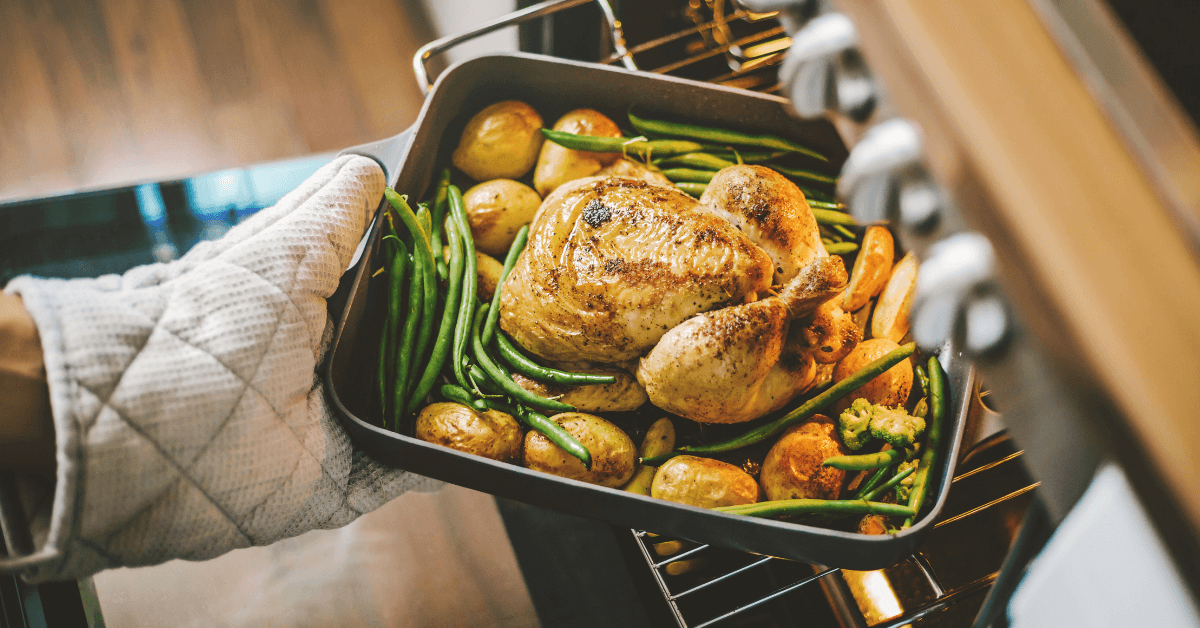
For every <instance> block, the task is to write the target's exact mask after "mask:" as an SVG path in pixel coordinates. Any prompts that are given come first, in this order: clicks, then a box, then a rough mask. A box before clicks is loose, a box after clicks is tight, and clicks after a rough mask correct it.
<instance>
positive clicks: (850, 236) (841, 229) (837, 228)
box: [830, 225, 858, 241]
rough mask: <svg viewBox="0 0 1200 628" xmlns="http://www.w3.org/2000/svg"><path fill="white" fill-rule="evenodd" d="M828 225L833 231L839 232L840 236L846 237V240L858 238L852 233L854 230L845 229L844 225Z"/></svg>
mask: <svg viewBox="0 0 1200 628" xmlns="http://www.w3.org/2000/svg"><path fill="white" fill-rule="evenodd" d="M830 227H832V228H833V230H834V231H836V232H838V233H840V234H841V235H842V237H844V238H846V239H847V240H851V241H853V240H857V239H858V236H856V235H854V232H853V231H851V230H849V229H847V228H846V226H845V225H830Z"/></svg>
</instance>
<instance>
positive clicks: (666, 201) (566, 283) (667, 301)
mask: <svg viewBox="0 0 1200 628" xmlns="http://www.w3.org/2000/svg"><path fill="white" fill-rule="evenodd" d="M847 279H848V278H847V273H846V268H845V266H844V264H843V262H842V259H841V258H840V257H837V256H829V255H828V254H827V253H826V251H825V248H824V245H823V244H822V243H821V238H820V233H819V231H818V229H817V224H816V221H815V219H814V218H813V214H812V211H811V209H810V208H809V206H808V204H807V202H806V201H805V199H804V195H803V193H802V192H801V191H800V190H799V188H797V187H796V185H795V184H793V183H792V182H791V181H789V180H788V179H786V178H784V177H783V176H781V175H779V174H778V173H776V172H774V171H773V170H770V169H768V168H765V167H761V166H741V165H739V166H730V167H728V168H725V169H724V170H721V171H720V172H718V173H717V174H716V176H715V177H714V178H713V180H712V182H711V183H710V184H709V186H708V189H707V191H706V192H705V194H704V195H703V197H702V198H701V199H700V201H699V202H697V201H696V200H695V199H693V198H692V197H690V196H688V195H687V194H685V193H683V192H681V191H680V190H678V189H676V188H674V187H669V186H666V185H659V184H656V183H654V182H653V181H647V180H644V179H633V178H626V177H622V176H610V177H603V176H600V177H588V178H584V179H578V180H575V181H571V182H568V183H564V184H563V185H561V186H559V187H558V188H557V189H556V190H555V191H554V192H553V193H552V194H550V195H549V196H548V197H547V198H546V199H545V201H543V203H542V206H541V207H540V208H539V210H538V213H537V215H536V216H535V217H534V220H533V223H532V224H531V226H530V235H529V242H528V245H527V248H526V249H525V252H524V253H523V254H522V255H521V257H520V259H519V260H518V262H517V265H516V267H515V268H514V269H513V271H512V273H511V274H510V275H509V277H508V280H507V281H506V283H505V285H504V292H503V296H502V300H501V306H500V307H501V310H500V322H501V327H502V328H503V329H504V331H506V332H507V333H508V334H509V335H511V336H512V337H513V339H514V340H515V341H516V342H517V343H519V344H520V345H521V346H522V347H524V348H525V349H526V350H527V351H529V352H530V353H532V354H534V355H535V356H536V357H538V358H540V359H542V360H545V361H572V362H581V361H582V362H590V363H593V364H607V365H616V366H619V367H622V368H625V369H627V370H629V371H631V372H633V373H635V374H636V376H637V381H638V382H639V383H640V384H641V385H642V386H643V387H644V388H645V391H646V394H647V396H648V397H649V399H650V401H651V402H652V403H654V404H655V405H657V406H659V407H661V408H663V409H665V410H668V411H670V412H674V413H676V414H679V415H680V416H683V417H686V418H689V419H693V420H696V421H702V422H707V423H739V422H744V421H749V420H752V419H755V418H758V417H760V416H763V415H764V414H766V413H768V412H771V411H773V410H776V409H779V408H781V407H783V406H784V405H785V404H787V403H788V402H789V401H790V400H792V399H793V398H794V397H795V396H796V395H798V394H800V393H802V392H804V391H805V390H807V389H808V388H809V387H811V386H812V384H813V382H814V381H815V379H816V373H817V369H818V366H817V365H818V364H830V363H833V362H836V361H837V360H838V359H840V358H841V357H842V356H844V355H845V354H846V353H847V352H849V351H850V350H851V349H852V348H853V347H854V345H855V344H857V343H858V341H859V340H860V339H861V332H860V331H859V328H858V327H857V326H856V325H855V324H854V322H853V320H852V319H851V317H850V316H849V315H848V314H847V313H845V312H842V311H841V309H840V308H839V307H838V305H837V303H836V302H831V300H832V299H833V298H834V297H835V296H838V295H840V294H841V292H842V290H843V289H844V288H845V287H846V283H847ZM772 286H774V288H773V287H772Z"/></svg>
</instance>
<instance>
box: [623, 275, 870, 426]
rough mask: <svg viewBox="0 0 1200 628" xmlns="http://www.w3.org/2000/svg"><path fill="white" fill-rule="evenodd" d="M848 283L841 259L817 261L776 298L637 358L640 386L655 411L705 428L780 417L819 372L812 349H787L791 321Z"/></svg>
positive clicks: (684, 329)
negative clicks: (771, 414)
mask: <svg viewBox="0 0 1200 628" xmlns="http://www.w3.org/2000/svg"><path fill="white" fill-rule="evenodd" d="M847 280H848V277H847V274H846V266H845V264H844V263H843V262H842V259H841V258H840V257H837V256H825V257H819V258H817V259H815V260H813V261H812V262H811V263H809V265H807V266H805V267H804V269H803V270H802V271H801V272H800V274H798V275H796V276H795V277H794V278H792V280H791V281H789V282H788V284H787V285H786V286H784V289H783V290H782V291H781V293H780V294H779V296H775V297H769V298H767V299H763V300H762V301H756V302H753V303H746V304H743V305H737V306H733V307H727V308H724V309H720V310H717V311H714V312H708V313H705V314H700V315H698V316H695V317H693V318H691V319H689V320H688V321H686V322H684V323H683V324H681V325H679V326H677V327H674V328H673V329H671V331H669V332H667V334H666V335H664V336H663V337H662V339H661V340H660V341H659V342H658V344H657V345H656V346H655V347H654V349H653V350H651V351H650V354H649V355H647V356H646V357H645V358H643V359H642V361H641V362H640V364H639V365H638V372H637V377H638V381H639V382H641V384H642V386H643V387H645V389H646V394H647V395H648V396H649V398H650V401H651V402H652V403H653V404H654V405H656V406H658V407H660V408H662V409H664V410H668V411H670V412H674V413H675V414H678V415H680V416H682V417H685V418H688V419H692V420H694V421H700V422H703V423H741V422H744V421H750V420H752V419H756V418H758V417H760V416H762V415H764V414H767V413H769V412H772V411H774V410H778V409H779V408H782V407H783V406H784V405H785V404H787V403H788V402H789V401H791V400H792V399H793V398H794V397H795V396H796V395H797V394H799V393H801V392H803V391H804V390H805V389H807V387H808V386H810V385H811V383H812V382H813V380H814V379H815V377H816V373H817V365H816V362H815V360H814V359H813V355H812V353H811V348H809V347H806V346H804V345H803V344H801V343H799V342H794V341H793V342H788V335H789V334H788V332H789V329H790V325H791V322H792V321H793V320H794V319H797V318H800V317H803V316H805V315H807V314H809V313H811V312H813V311H814V310H815V309H816V308H817V307H818V306H820V305H821V304H822V303H824V302H826V301H828V300H830V299H832V298H833V297H834V296H836V295H837V294H838V293H840V292H841V290H842V289H844V288H845V287H846V283H847Z"/></svg>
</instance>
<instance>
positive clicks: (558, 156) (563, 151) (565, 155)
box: [533, 109, 621, 198]
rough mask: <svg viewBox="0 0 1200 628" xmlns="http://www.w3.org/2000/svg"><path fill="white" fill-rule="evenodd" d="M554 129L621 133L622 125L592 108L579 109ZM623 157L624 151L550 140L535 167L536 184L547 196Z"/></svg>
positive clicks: (560, 119) (534, 178)
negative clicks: (603, 150) (590, 148)
mask: <svg viewBox="0 0 1200 628" xmlns="http://www.w3.org/2000/svg"><path fill="white" fill-rule="evenodd" d="M554 130H555V131H561V132H565V133H571V134H574V135H588V136H600V137H621V129H619V128H617V124H616V123H615V122H613V121H612V120H609V119H608V118H607V117H606V116H605V115H604V114H602V113H600V112H599V111H593V110H591V109H576V110H574V111H571V112H569V113H567V114H566V115H565V116H563V117H561V118H559V119H558V122H555V123H554ZM620 157H621V153H619V152H613V153H593V152H586V151H580V150H572V149H569V148H566V147H564V146H561V145H559V144H555V143H554V142H546V143H545V144H543V145H542V152H541V154H539V155H538V160H537V168H535V169H534V171H533V187H534V188H536V189H537V192H538V194H540V195H541V196H542V198H545V197H546V196H548V195H549V194H550V193H551V192H553V191H554V189H555V188H557V187H558V186H560V185H562V184H564V183H566V182H568V181H574V180H575V179H580V178H583V177H590V176H592V175H594V174H596V173H597V172H600V169H601V168H604V167H605V166H610V165H612V164H613V162H615V161H616V160H617V159H619V158H620Z"/></svg>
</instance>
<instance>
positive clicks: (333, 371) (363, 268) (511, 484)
mask: <svg viewBox="0 0 1200 628" xmlns="http://www.w3.org/2000/svg"><path fill="white" fill-rule="evenodd" d="M514 98H515V99H520V100H523V101H525V102H527V103H529V104H530V105H532V106H533V107H534V108H535V109H537V110H538V111H539V112H540V113H541V114H542V116H543V118H544V119H545V120H546V121H547V122H546V123H547V124H551V123H553V121H554V120H556V119H557V118H558V117H559V116H560V115H562V114H563V113H565V112H567V111H569V110H571V109H575V108H578V107H590V108H593V109H597V110H599V111H601V112H603V113H605V114H606V115H609V116H610V117H611V118H613V119H614V120H618V121H620V120H624V113H625V111H626V109H627V108H628V107H629V106H630V105H631V104H635V105H637V106H638V107H639V108H641V109H643V110H645V111H653V112H656V113H661V114H669V115H675V116H679V117H680V118H681V119H687V120H691V121H695V122H701V123H710V124H713V125H719V126H723V127H729V128H736V129H740V130H747V131H762V132H767V131H769V132H772V133H776V134H782V135H785V136H788V137H792V138H795V139H798V140H803V141H804V142H806V143H808V144H809V145H812V146H814V147H815V148H817V149H818V150H823V151H825V152H826V154H828V155H830V156H831V159H837V160H839V161H840V160H841V159H844V157H845V154H846V149H845V146H844V145H843V144H842V142H841V140H840V139H839V137H838V135H837V133H836V131H835V130H834V128H833V127H832V125H830V124H829V123H827V122H824V121H815V122H804V121H798V120H796V119H794V118H792V117H791V116H789V115H788V113H787V111H786V109H785V101H784V100H782V99H780V98H777V97H774V96H768V95H762V94H756V93H751V92H747V91H743V90H738V89H732V88H727V87H721V86H718V85H712V84H707V83H700V82H695V81H689V80H684V79H678V78H672V77H665V76H661V75H656V74H648V73H642V72H631V71H628V70H623V69H617V68H613V67H609V66H603V65H595V64H590V63H581V62H576V61H568V60H563V59H557V58H552V57H544V56H539V55H530V54H506V55H497V56H488V57H481V58H477V59H472V60H470V61H466V62H463V63H460V64H457V65H455V66H453V67H451V68H450V69H448V70H447V71H445V72H444V73H442V75H441V76H440V77H439V78H438V80H437V83H436V85H435V86H434V88H433V90H432V91H431V92H430V94H429V96H428V98H426V100H425V105H424V107H423V108H422V110H421V114H420V117H418V118H417V121H416V123H415V124H414V125H413V127H412V128H411V129H409V130H407V131H405V132H403V133H401V134H399V135H397V136H395V137H393V138H389V139H387V140H383V141H380V142H376V143H374V144H368V145H364V146H359V147H356V148H354V149H350V150H349V151H347V152H353V153H358V154H363V155H367V156H370V157H372V158H374V159H376V160H377V161H379V162H380V164H381V165H383V167H384V169H385V170H386V172H387V179H388V183H389V184H390V185H392V186H393V187H394V188H396V189H397V190H398V191H400V192H401V193H407V194H410V195H411V196H412V197H413V198H424V197H425V196H426V195H427V194H428V192H429V190H430V189H431V186H432V185H433V182H434V178H435V173H436V172H437V170H438V168H439V167H442V166H444V165H445V164H448V163H449V161H450V159H449V157H450V153H451V152H452V151H453V149H454V146H455V145H456V143H457V140H458V137H459V135H460V134H461V132H462V129H463V126H464V125H465V124H466V120H467V119H468V118H469V117H470V116H471V115H473V114H474V113H476V112H477V111H479V110H480V109H482V108H483V107H485V106H487V105H489V104H491V103H494V102H497V101H500V100H505V99H514ZM379 240H380V230H379V229H378V220H376V222H374V223H373V224H372V227H371V230H370V232H369V233H368V237H367V239H366V241H365V242H366V248H365V249H364V250H363V252H362V254H361V256H360V257H359V260H358V262H357V264H356V265H355V266H354V267H353V268H352V269H351V271H350V272H349V273H348V274H347V278H346V279H344V280H343V281H344V282H345V281H346V280H348V279H350V278H351V277H352V283H350V285H349V292H348V294H347V298H346V305H345V308H344V312H343V315H342V317H341V321H340V323H339V326H338V328H337V331H336V333H335V335H334V338H333V346H332V349H331V353H330V359H329V361H328V363H327V369H326V373H325V385H326V388H327V391H328V395H329V399H330V403H331V405H332V407H333V408H334V411H335V412H336V413H337V414H338V416H339V418H340V420H341V421H342V423H343V425H345V427H346V430H347V431H348V432H349V435H350V438H351V440H352V441H353V442H354V443H355V445H356V446H357V447H359V448H361V449H363V450H365V451H366V452H367V453H369V454H370V455H371V456H374V457H375V458H376V459H378V460H381V461H384V462H387V463H389V464H392V465H395V466H397V467H400V468H404V469H407V470H409V471H413V472H415V473H420V474H422V475H426V476H429V477H433V478H438V479H441V480H444V481H447V482H450V483H453V484H457V485H460V486H464V487H467V488H471V489H475V490H479V491H484V492H487V493H491V494H495V495H502V496H504V497H508V498H511V499H515V500H518V501H522V502H526V503H529V504H533V505H536V506H542V507H546V508H551V509H554V510H558V511H562V512H566V513H571V514H575V515H580V516H584V517H589V518H593V519H599V520H602V521H606V522H609V523H612V524H615V525H620V526H625V527H631V528H638V529H643V530H648V531H651V532H656V533H659V534H663V535H668V536H672V537H677V538H683V539H688V540H691V541H695V542H700V543H713V544H716V545H720V546H724V547H728V548H731V549H737V550H742V551H747V552H754V553H759V554H768V555H772V556H778V557H782V558H790V559H796V560H801V561H806V562H810V563H817V564H821V565H828V566H837V567H845V568H848V569H861V570H866V569H877V568H882V567H885V566H888V565H891V564H893V563H895V562H896V561H897V560H899V559H901V558H902V557H904V556H905V555H907V554H908V553H910V552H911V551H912V550H913V548H914V547H915V545H916V543H917V541H918V540H919V539H920V537H921V536H922V535H923V534H924V533H925V532H926V531H927V530H928V528H929V527H930V526H931V525H932V522H933V520H934V518H935V517H936V515H937V512H938V511H939V510H941V508H942V505H943V504H944V503H945V500H946V495H947V493H948V492H949V488H950V486H949V482H948V481H947V479H948V478H951V477H953V469H954V462H955V460H956V458H957V455H958V450H959V445H960V442H961V440H962V434H963V428H964V425H965V423H966V417H967V411H968V407H969V399H970V397H971V391H972V386H973V383H974V382H973V379H974V373H973V370H972V368H971V365H970V363H969V362H968V361H966V360H965V359H964V358H962V357H961V355H960V354H959V352H957V351H955V350H953V348H952V347H947V348H945V349H943V351H942V353H941V358H942V361H943V364H944V365H945V367H946V370H947V372H948V374H949V383H950V390H951V391H952V397H951V399H952V403H953V407H952V410H953V413H952V415H951V417H950V421H951V423H950V424H949V425H948V426H947V430H946V434H947V437H946V438H945V439H944V443H943V445H942V447H943V449H944V450H943V451H942V452H940V454H939V458H938V460H939V461H940V465H939V469H938V470H937V472H936V473H935V476H934V478H933V480H932V486H933V487H934V490H935V491H936V499H935V501H934V505H933V508H932V510H931V511H930V512H928V513H927V514H926V515H925V516H924V517H923V518H922V519H921V520H920V521H918V522H917V523H916V524H915V525H914V526H913V527H911V528H909V529H907V530H905V531H904V532H901V533H899V534H896V535H891V536H866V535H861V534H856V533H851V532H843V531H838V530H830V529H825V528H820V527H815V526H809V525H801V524H796V523H790V522H784V521H773V520H767V519H756V518H750V517H742V516H736V515H730V514H724V513H719V512H714V511H711V510H706V509H702V508H696V507H693V506H686V505H682V504H675V503H671V502H666V501H661V500H656V499H651V498H649V497H645V496H641V495H634V494H631V493H626V492H623V491H620V490H615V489H610V488H603V487H599V486H593V485H591V484H586V483H583V482H578V481H575V480H568V479H564V478H560V477H556V476H552V475H548V474H544V473H539V472H535V471H530V470H527V469H524V468H522V467H519V466H515V465H509V464H504V463H500V462H495V461H492V460H487V459H484V458H480V457H476V456H471V455H467V454H463V453H459V452H457V451H454V450H451V449H447V448H444V447H440V446H437V445H432V444H429V443H425V442H423V441H419V440H417V439H415V438H411V437H408V436H403V435H400V434H396V433H393V432H390V431H387V430H384V429H381V428H380V427H377V426H375V425H373V424H371V422H370V421H368V420H364V419H368V418H370V417H369V415H368V414H367V412H368V407H369V404H370V401H369V400H370V399H371V396H372V394H371V390H372V383H373V381H374V377H373V373H374V368H375V365H376V362H375V353H376V349H377V345H378V338H379V335H378V334H379V329H380V324H381V319H382V316H381V314H382V313H383V308H382V307H379V306H380V305H382V302H381V301H379V300H378V298H371V297H370V296H369V293H370V292H371V291H370V290H369V288H368V284H369V281H368V280H369V278H370V274H371V271H372V269H374V268H376V267H378V265H379V264H378V263H377V262H376V261H375V260H376V251H377V247H378V243H379ZM376 296H377V295H376Z"/></svg>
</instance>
